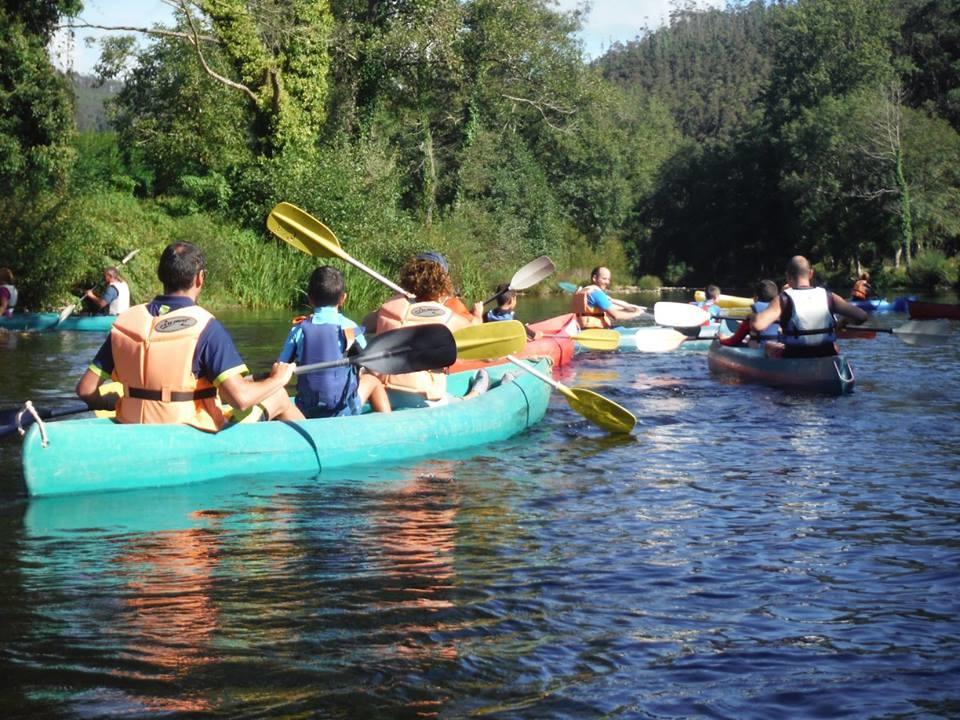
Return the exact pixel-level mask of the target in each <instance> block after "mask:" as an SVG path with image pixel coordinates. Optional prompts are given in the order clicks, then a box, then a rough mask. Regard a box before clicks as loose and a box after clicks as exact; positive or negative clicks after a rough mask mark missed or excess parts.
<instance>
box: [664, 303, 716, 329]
mask: <svg viewBox="0 0 960 720" xmlns="http://www.w3.org/2000/svg"><path fill="white" fill-rule="evenodd" d="M709 319H710V314H709V313H708V312H707V311H706V310H704V309H703V308H699V307H697V306H696V305H689V304H688V303H675V302H658V303H656V304H655V305H654V306H653V320H654V322H656V323H657V325H663V326H665V327H684V328H686V327H698V326H699V325H703V324H704V323H705V322H707V321H708V320H709Z"/></svg>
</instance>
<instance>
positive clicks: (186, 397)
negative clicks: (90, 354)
mask: <svg viewBox="0 0 960 720" xmlns="http://www.w3.org/2000/svg"><path fill="white" fill-rule="evenodd" d="M125 393H126V395H127V397H132V398H136V399H137V400H159V401H160V402H192V401H193V400H205V399H207V398H214V397H216V396H217V389H216V388H215V387H208V388H203V389H202V390H187V391H184V390H168V391H164V390H148V389H147V388H135V387H132V388H126V390H125Z"/></svg>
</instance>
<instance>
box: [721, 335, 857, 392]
mask: <svg viewBox="0 0 960 720" xmlns="http://www.w3.org/2000/svg"><path fill="white" fill-rule="evenodd" d="M707 363H708V364H709V366H710V371H711V372H713V373H715V374H717V375H725V376H728V377H733V378H736V379H737V380H739V381H740V382H755V383H760V384H762V385H770V386H773V387H782V388H788V389H791V390H802V391H805V392H812V393H824V394H827V395H845V394H847V393H849V392H852V391H853V386H854V383H855V381H856V379H855V378H854V375H853V368H852V367H851V365H850V363H849V362H848V361H847V359H846V358H845V357H843V355H834V356H832V357H820V358H778V357H767V355H766V351H765V350H764V349H763V348H751V347H746V346H739V347H727V346H726V345H721V344H720V343H719V342H714V343H713V344H712V345H711V346H710V350H709V352H708V353H707Z"/></svg>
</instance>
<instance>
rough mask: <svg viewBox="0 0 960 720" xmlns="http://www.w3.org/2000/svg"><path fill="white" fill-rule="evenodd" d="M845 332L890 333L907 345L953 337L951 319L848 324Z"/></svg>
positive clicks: (928, 343)
mask: <svg viewBox="0 0 960 720" xmlns="http://www.w3.org/2000/svg"><path fill="white" fill-rule="evenodd" d="M844 331H845V332H867V333H878V332H879V333H889V334H891V335H895V336H896V337H898V338H900V339H901V340H902V341H903V342H905V343H906V344H907V345H939V344H941V343H944V342H946V341H947V340H948V339H950V338H952V337H953V335H954V333H953V332H951V327H950V321H949V320H909V321H907V322H905V323H904V324H903V325H900V326H899V327H895V328H881V327H872V326H870V325H847V326H846V327H845V328H844Z"/></svg>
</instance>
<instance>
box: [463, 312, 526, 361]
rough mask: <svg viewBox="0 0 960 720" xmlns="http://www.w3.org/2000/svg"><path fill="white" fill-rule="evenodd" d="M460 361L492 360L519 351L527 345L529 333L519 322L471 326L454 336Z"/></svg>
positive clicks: (511, 321)
mask: <svg viewBox="0 0 960 720" xmlns="http://www.w3.org/2000/svg"><path fill="white" fill-rule="evenodd" d="M453 339H454V340H456V341H457V358H459V359H460V360H491V359H493V358H500V357H503V356H504V355H509V354H510V353H515V352H517V351H518V350H523V348H524V346H525V345H526V344H527V331H526V329H525V328H524V327H523V323H521V322H520V321H518V320H510V321H508V322H490V323H483V325H471V326H470V327H465V328H463V329H462V330H457V331H456V332H455V333H454V334H453Z"/></svg>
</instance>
